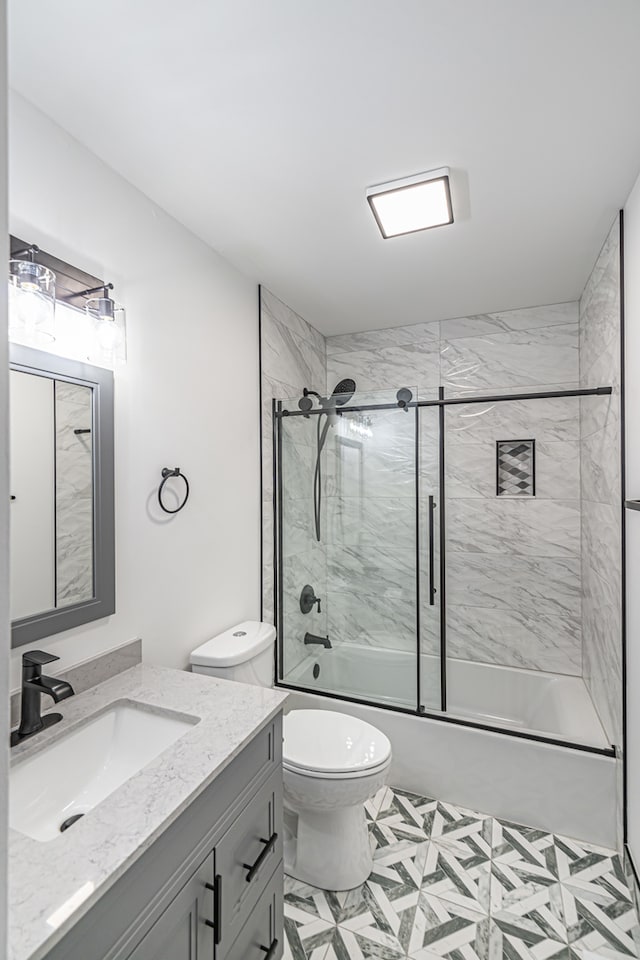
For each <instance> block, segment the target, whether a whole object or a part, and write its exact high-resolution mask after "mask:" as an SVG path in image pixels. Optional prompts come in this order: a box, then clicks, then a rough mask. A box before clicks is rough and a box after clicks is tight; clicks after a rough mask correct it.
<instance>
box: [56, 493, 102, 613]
mask: <svg viewBox="0 0 640 960" xmlns="http://www.w3.org/2000/svg"><path fill="white" fill-rule="evenodd" d="M93 596H94V584H93V499H89V500H86V499H80V498H78V497H72V498H70V499H67V500H62V499H61V498H60V497H56V606H57V607H66V606H69V604H72V603H80V602H82V601H83V600H90V599H91V598H92V597H93Z"/></svg>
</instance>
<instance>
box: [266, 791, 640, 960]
mask: <svg viewBox="0 0 640 960" xmlns="http://www.w3.org/2000/svg"><path fill="white" fill-rule="evenodd" d="M365 809H366V814H367V818H368V820H369V830H370V839H371V844H372V849H373V857H374V862H373V870H372V873H371V875H370V877H369V878H368V880H367V881H366V883H364V884H363V885H362V886H361V887H359V888H357V889H356V890H349V891H347V892H340V893H335V892H331V891H325V890H317V889H315V888H314V887H311V886H309V885H308V884H302V883H299V882H297V881H295V880H292V879H291V878H289V877H286V878H285V953H284V957H285V960H367V958H386V960H406V958H411V960H436V958H438V957H439V958H444V960H500V958H502V957H506V958H509V960H603V958H609V960H622V958H627V960H628V958H629V957H638V956H639V954H638V950H637V945H636V943H637V940H638V923H637V918H636V913H635V909H634V905H633V901H632V896H631V893H630V890H629V887H628V884H627V880H626V877H625V874H624V871H623V868H622V865H621V863H620V859H619V857H618V856H617V855H616V854H615V853H613V852H612V851H610V850H603V849H601V848H599V847H594V846H590V845H587V844H583V843H577V842H576V841H574V840H568V839H566V838H564V837H558V836H554V835H551V834H547V833H545V832H544V831H542V830H538V829H535V828H532V827H523V826H521V825H518V824H513V823H509V822H507V821H500V820H497V819H495V818H493V817H490V816H486V815H482V814H478V813H475V812H473V811H470V810H464V809H462V808H459V807H456V806H454V805H453V804H450V803H443V802H441V801H437V800H433V799H431V798H429V797H421V796H417V795H415V794H411V793H408V792H407V791H405V790H394V789H392V788H390V787H383V788H382V789H381V790H380V791H379V792H378V793H377V794H376V796H375V797H373V798H372V799H371V800H370V801H368V803H367V804H366V808H365Z"/></svg>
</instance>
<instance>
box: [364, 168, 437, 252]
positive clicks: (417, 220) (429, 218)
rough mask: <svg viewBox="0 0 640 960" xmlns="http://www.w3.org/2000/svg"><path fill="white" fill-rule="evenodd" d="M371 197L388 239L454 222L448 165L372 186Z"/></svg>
mask: <svg viewBox="0 0 640 960" xmlns="http://www.w3.org/2000/svg"><path fill="white" fill-rule="evenodd" d="M367 200H368V201H369V206H370V207H371V210H372V212H373V215H374V217H375V218H376V223H377V224H378V226H379V227H380V233H381V234H382V236H383V237H384V238H385V240H388V239H389V237H400V236H402V234H404V233H416V232H417V231H418V230H429V229H430V227H442V226H444V225H445V224H447V223H453V209H452V207H451V191H450V189H449V168H448V167H440V169H439V170H430V171H429V172H428V173H418V174H416V175H415V176H413V177H405V178H404V179H403V180H393V181H392V182H391V183H379V184H378V185H377V186H375V187H368V188H367Z"/></svg>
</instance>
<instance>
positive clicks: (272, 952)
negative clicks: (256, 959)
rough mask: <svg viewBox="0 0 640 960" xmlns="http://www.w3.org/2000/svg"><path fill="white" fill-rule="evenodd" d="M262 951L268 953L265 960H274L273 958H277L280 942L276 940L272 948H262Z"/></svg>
mask: <svg viewBox="0 0 640 960" xmlns="http://www.w3.org/2000/svg"><path fill="white" fill-rule="evenodd" d="M260 949H261V950H263V951H264V953H266V957H265V958H264V960H272V957H275V955H276V950H277V949H278V941H277V940H274V941H273V943H272V944H271V946H270V947H260Z"/></svg>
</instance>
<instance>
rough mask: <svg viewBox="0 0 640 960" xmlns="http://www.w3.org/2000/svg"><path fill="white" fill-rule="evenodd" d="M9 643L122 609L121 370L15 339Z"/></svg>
mask: <svg viewBox="0 0 640 960" xmlns="http://www.w3.org/2000/svg"><path fill="white" fill-rule="evenodd" d="M10 361H11V373H10V401H11V413H10V429H11V439H10V454H11V491H10V492H11V508H10V509H11V514H10V515H11V597H10V602H11V642H12V645H13V646H14V647H17V646H21V645H22V644H26V643H30V644H34V643H36V642H37V641H39V640H41V639H42V638H43V637H49V636H51V635H52V634H55V633H61V632H62V631H64V630H70V629H72V628H73V627H78V626H80V625H81V624H85V623H91V622H92V621H94V620H100V619H102V618H103V617H108V616H110V615H111V614H112V613H113V612H114V610H115V529H114V498H113V374H112V372H111V371H110V370H105V369H104V368H102V367H95V366H91V365H89V364H87V363H79V362H78V361H76V360H69V359H67V358H64V357H57V356H55V355H54V354H51V353H44V352H41V351H38V350H32V349H31V348H30V347H24V346H21V345H17V344H13V343H12V344H10Z"/></svg>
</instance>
